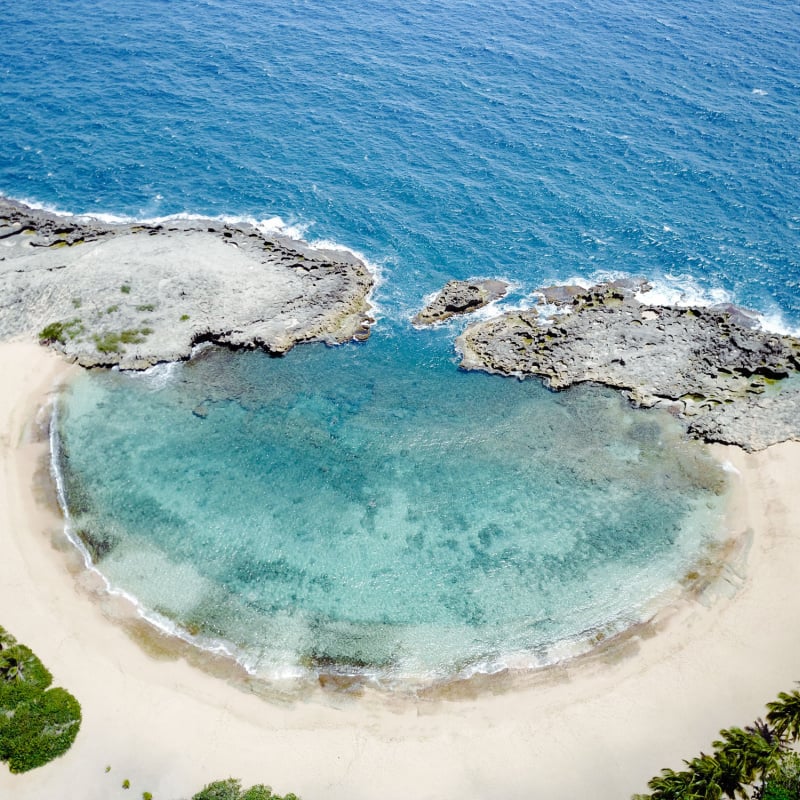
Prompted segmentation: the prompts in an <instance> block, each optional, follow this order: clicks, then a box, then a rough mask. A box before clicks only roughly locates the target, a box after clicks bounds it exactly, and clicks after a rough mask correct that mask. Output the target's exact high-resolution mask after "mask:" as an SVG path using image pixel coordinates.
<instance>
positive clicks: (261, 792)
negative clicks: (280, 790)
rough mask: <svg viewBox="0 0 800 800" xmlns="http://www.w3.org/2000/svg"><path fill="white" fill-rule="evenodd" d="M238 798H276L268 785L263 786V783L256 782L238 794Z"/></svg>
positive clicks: (268, 799) (249, 799) (254, 799)
mask: <svg viewBox="0 0 800 800" xmlns="http://www.w3.org/2000/svg"><path fill="white" fill-rule="evenodd" d="M239 800H277V799H276V798H275V795H274V794H272V789H271V788H270V787H269V786H264V784H263V783H257V784H256V785H255V786H251V787H250V788H249V789H248V790H247V791H246V792H242V794H241V795H239Z"/></svg>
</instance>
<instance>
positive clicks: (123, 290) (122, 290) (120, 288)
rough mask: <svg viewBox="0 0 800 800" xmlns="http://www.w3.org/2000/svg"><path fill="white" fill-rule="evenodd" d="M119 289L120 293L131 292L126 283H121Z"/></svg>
mask: <svg viewBox="0 0 800 800" xmlns="http://www.w3.org/2000/svg"><path fill="white" fill-rule="evenodd" d="M119 290H120V291H121V292H122V294H130V293H131V287H130V286H129V285H128V284H127V283H123V284H122V286H120V287H119Z"/></svg>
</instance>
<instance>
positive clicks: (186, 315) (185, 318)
mask: <svg viewBox="0 0 800 800" xmlns="http://www.w3.org/2000/svg"><path fill="white" fill-rule="evenodd" d="M187 319H189V315H188V314H181V322H186V320H187Z"/></svg>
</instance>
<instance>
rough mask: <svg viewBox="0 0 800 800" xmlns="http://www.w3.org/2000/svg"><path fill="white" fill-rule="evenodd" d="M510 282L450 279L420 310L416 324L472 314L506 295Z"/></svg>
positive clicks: (425, 323) (429, 323)
mask: <svg viewBox="0 0 800 800" xmlns="http://www.w3.org/2000/svg"><path fill="white" fill-rule="evenodd" d="M507 289H508V284H507V283H506V282H505V281H498V280H493V279H486V280H469V281H449V282H448V283H446V284H445V286H444V288H443V289H442V290H441V291H440V292H439V293H438V294H437V295H436V296H435V297H434V298H433V300H431V302H430V303H428V305H426V306H425V308H423V309H422V311H420V312H419V313H418V314H417V315H416V316H415V317H414V319H413V320H411V321H412V323H413V324H414V325H434V324H435V323H437V322H444V321H445V320H446V319H450V317H453V316H456V315H457V314H470V313H471V312H473V311H477V310H478V309H479V308H483V307H484V306H486V305H488V304H489V303H492V302H494V301H495V300H499V299H500V298H501V297H504V296H505V293H506V290H507Z"/></svg>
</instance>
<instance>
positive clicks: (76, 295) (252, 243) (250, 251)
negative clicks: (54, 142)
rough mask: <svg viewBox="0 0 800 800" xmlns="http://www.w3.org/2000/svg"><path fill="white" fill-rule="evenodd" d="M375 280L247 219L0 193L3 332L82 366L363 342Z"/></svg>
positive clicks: (342, 256)
mask: <svg viewBox="0 0 800 800" xmlns="http://www.w3.org/2000/svg"><path fill="white" fill-rule="evenodd" d="M372 286H373V278H372V276H371V274H370V272H369V270H368V269H367V267H366V265H364V264H363V263H362V262H361V261H360V260H359V259H357V258H356V257H355V256H352V255H350V254H348V253H343V252H340V251H326V250H317V249H313V248H311V247H309V246H308V245H307V244H305V243H304V242H299V241H294V240H291V239H287V238H283V237H279V236H269V235H266V234H264V233H263V232H262V231H260V230H259V229H257V228H256V227H254V226H252V225H248V224H244V223H241V224H239V223H237V224H236V225H231V224H227V223H225V222H221V221H219V220H171V221H169V222H164V223H163V224H143V223H135V224H108V223H104V222H100V221H98V220H95V219H91V218H88V217H63V216H58V215H55V214H50V213H48V212H44V211H36V210H33V209H30V208H28V207H26V206H24V205H22V204H20V203H15V202H13V201H9V200H5V199H2V198H0V338H9V337H13V336H19V335H28V336H30V335H39V336H40V339H41V340H43V341H45V342H47V343H49V344H51V345H52V346H53V347H55V348H57V349H59V350H61V351H63V352H64V353H66V354H67V356H69V357H70V358H72V359H74V360H75V361H77V362H78V363H79V364H82V365H83V366H87V367H93V366H112V365H116V364H119V365H120V366H121V367H123V368H126V369H144V368H146V367H148V366H150V365H152V364H155V363H158V362H163V361H175V360H179V359H183V358H187V357H188V356H189V354H190V353H191V350H192V347H193V346H194V345H195V344H197V343H199V342H204V341H212V342H216V343H219V344H224V345H229V346H232V347H262V348H264V349H265V350H267V351H269V352H270V353H276V354H277V353H284V352H286V351H287V350H289V349H290V348H291V347H292V346H293V345H294V344H296V343H297V342H300V341H309V340H319V341H326V342H330V343H336V342H343V341H346V340H348V339H352V338H365V337H366V336H368V335H369V326H370V324H371V322H372V319H371V318H370V316H369V311H370V305H369V300H368V296H369V292H370V290H371V288H372Z"/></svg>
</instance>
